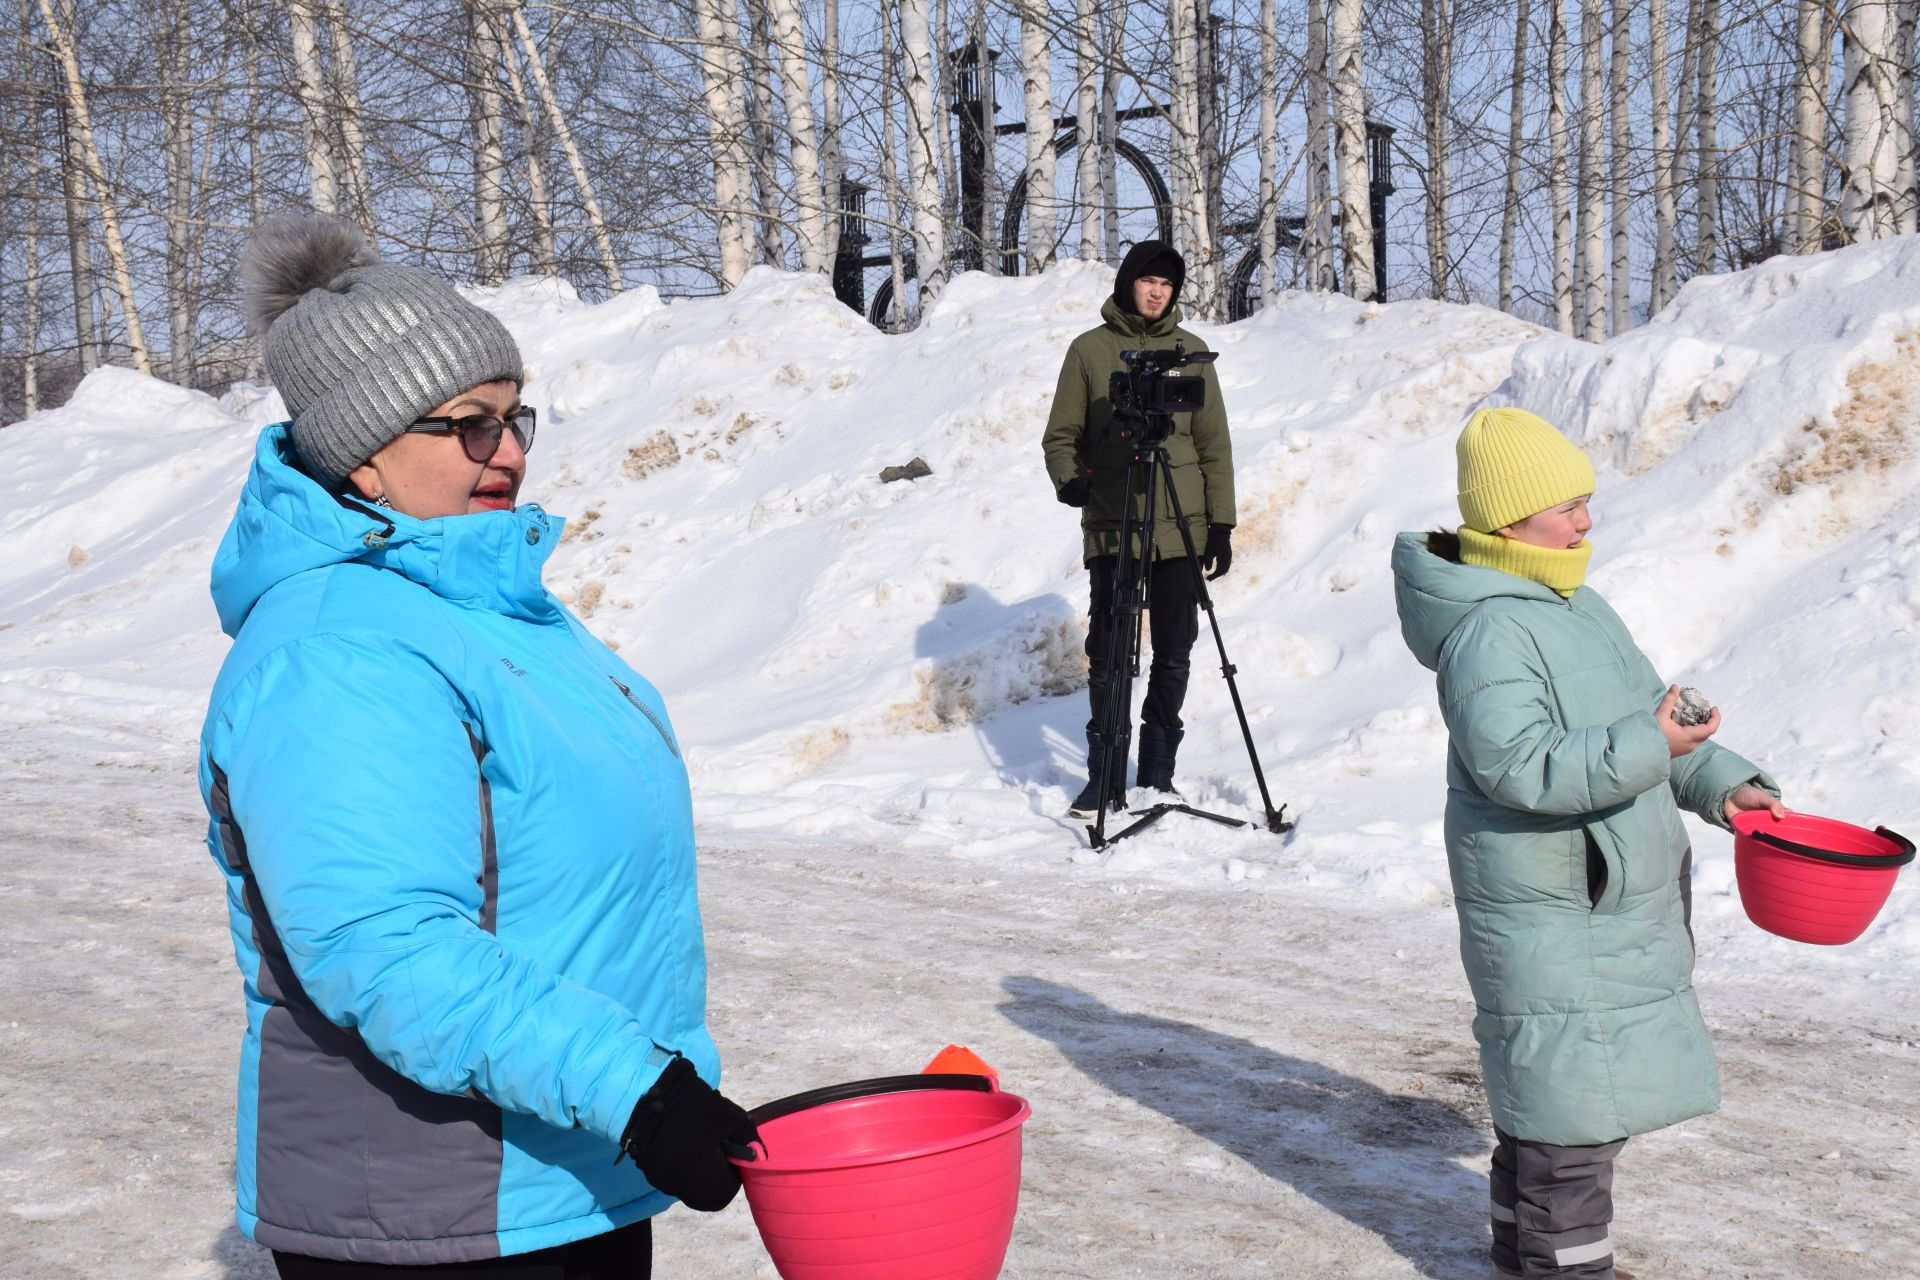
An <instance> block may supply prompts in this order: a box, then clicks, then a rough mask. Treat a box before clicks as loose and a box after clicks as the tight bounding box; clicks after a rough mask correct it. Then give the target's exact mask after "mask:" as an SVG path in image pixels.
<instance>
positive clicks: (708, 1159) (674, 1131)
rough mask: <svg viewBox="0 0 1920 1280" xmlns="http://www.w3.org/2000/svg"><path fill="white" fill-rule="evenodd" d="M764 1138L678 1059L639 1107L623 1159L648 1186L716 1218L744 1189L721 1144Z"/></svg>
mask: <svg viewBox="0 0 1920 1280" xmlns="http://www.w3.org/2000/svg"><path fill="white" fill-rule="evenodd" d="M759 1137H760V1133H759V1131H758V1130H757V1129H755V1128H754V1126H753V1121H752V1120H749V1119H748V1118H747V1113H746V1112H745V1111H743V1110H741V1108H740V1106H739V1104H738V1103H735V1102H731V1101H729V1100H728V1099H727V1098H726V1097H725V1096H724V1095H722V1094H721V1093H719V1092H718V1091H717V1090H715V1089H714V1088H713V1087H712V1086H711V1085H709V1084H708V1083H707V1082H706V1081H705V1080H702V1079H701V1078H700V1074H699V1073H698V1072H697V1071H695V1070H694V1069H693V1064H692V1063H691V1062H688V1061H687V1060H686V1059H685V1058H678V1057H677V1058H675V1059H674V1060H673V1061H672V1062H670V1063H668V1064H667V1069H666V1070H665V1071H662V1072H661V1073H660V1078H659V1079H658V1080H656V1081H655V1082H654V1085H653V1088H651V1089H649V1090H647V1092H646V1093H645V1094H644V1095H643V1096H642V1097H641V1099H640V1102H639V1104H638V1105H636V1106H635V1107H634V1109H633V1117H632V1118H631V1119H629V1120H628V1121H627V1131H626V1132H625V1133H624V1134H622V1135H621V1136H620V1154H621V1155H626V1156H632V1157H633V1162H634V1163H635V1164H636V1165H638V1166H640V1172H641V1173H643V1174H645V1175H646V1179H647V1181H648V1182H651V1183H652V1184H653V1185H654V1186H655V1187H656V1188H658V1189H659V1190H661V1191H664V1192H666V1193H667V1194H668V1195H670V1196H674V1197H677V1198H678V1199H679V1201H680V1203H682V1204H684V1205H686V1206H687V1207H688V1208H689V1209H698V1210H700V1212H702V1213H717V1212H719V1211H720V1210H721V1209H724V1208H726V1207H727V1206H728V1205H729V1204H731V1203H732V1202H733V1197H734V1194H735V1193H736V1192H738V1191H739V1190H740V1173H739V1171H738V1170H736V1169H735V1168H734V1167H733V1165H732V1163H731V1162H729V1161H728V1159H727V1156H726V1152H725V1151H723V1150H722V1149H721V1146H720V1144H721V1142H722V1141H728V1142H738V1143H740V1144H742V1145H743V1146H744V1145H746V1144H748V1143H752V1142H754V1141H756V1140H758V1138H759Z"/></svg>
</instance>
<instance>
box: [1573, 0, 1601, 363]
mask: <svg viewBox="0 0 1920 1280" xmlns="http://www.w3.org/2000/svg"><path fill="white" fill-rule="evenodd" d="M1605 14H1606V9H1605V7H1604V6H1603V4H1602V3H1601V2H1600V0H1584V2H1583V3H1582V4H1581V6H1580V181H1579V188H1580V242H1579V246H1578V251H1577V253H1576V255H1575V257H1576V262H1577V267H1576V272H1577V274H1578V275H1579V278H1580V336H1581V337H1582V338H1584V339H1586V340H1587V341H1588V342H1602V341H1605V339H1606V336H1607V242H1606V223H1605V216H1604V215H1605V213H1606V198H1605V194H1604V193H1605V191H1606V185H1605V182H1604V180H1603V175H1602V172H1601V165H1602V163H1603V162H1602V160H1601V158H1600V156H1601V152H1600V141H1601V136H1602V134H1603V133H1604V131H1605V128H1606V84H1607V77H1606V69H1605V68H1606V63H1605V61H1604V60H1603V57H1602V54H1603V51H1604V42H1605V39H1606V17H1605Z"/></svg>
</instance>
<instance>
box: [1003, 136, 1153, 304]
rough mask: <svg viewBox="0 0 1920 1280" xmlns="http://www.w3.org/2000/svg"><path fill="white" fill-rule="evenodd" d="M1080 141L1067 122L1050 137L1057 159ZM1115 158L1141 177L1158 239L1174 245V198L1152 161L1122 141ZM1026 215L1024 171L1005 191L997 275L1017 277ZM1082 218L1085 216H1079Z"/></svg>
mask: <svg viewBox="0 0 1920 1280" xmlns="http://www.w3.org/2000/svg"><path fill="white" fill-rule="evenodd" d="M1079 141H1080V125H1079V123H1078V122H1077V121H1073V120H1068V121H1067V122H1065V123H1063V124H1062V125H1061V126H1060V129H1059V131H1058V132H1057V133H1055V134H1054V135H1053V154H1054V157H1055V158H1056V159H1058V158H1059V157H1060V156H1063V155H1065V154H1067V152H1069V151H1070V150H1072V149H1073V148H1074V147H1075V146H1077V145H1078V144H1079ZM1113 153H1114V155H1116V156H1118V157H1120V158H1121V159H1123V160H1125V161H1126V162H1127V163H1128V164H1130V165H1132V166H1133V171H1134V172H1135V173H1137V174H1138V175H1140V181H1142V182H1144V183H1145V184H1146V185H1147V190H1149V191H1151V192H1152V193H1153V217H1154V227H1155V230H1156V232H1157V234H1158V236H1159V238H1160V239H1161V240H1163V241H1166V242H1167V243H1169V244H1171V243H1172V242H1173V194H1172V192H1170V191H1169V190H1168V189H1167V180H1166V179H1165V178H1164V177H1162V176H1161V174H1160V170H1159V169H1157V168H1155V167H1154V164H1153V161H1152V160H1149V159H1148V158H1147V153H1146V152H1144V151H1142V150H1141V149H1140V148H1139V147H1137V146H1135V145H1134V144H1133V143H1131V142H1128V141H1127V140H1126V139H1125V138H1118V137H1116V138H1115V139H1114V140H1113ZM1026 214H1027V172H1026V170H1025V169H1024V168H1023V169H1022V170H1021V171H1020V176H1019V177H1018V178H1016V179H1014V183H1013V185H1012V186H1011V187H1009V188H1008V189H1007V211H1006V213H1005V214H1004V215H1003V216H1002V218H1001V222H1000V274H1001V275H1006V276H1017V275H1019V274H1020V257H1021V255H1020V226H1021V223H1022V222H1024V221H1025V219H1026ZM1082 216H1085V215H1082Z"/></svg>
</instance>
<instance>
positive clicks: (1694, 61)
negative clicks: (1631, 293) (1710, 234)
mask: <svg viewBox="0 0 1920 1280" xmlns="http://www.w3.org/2000/svg"><path fill="white" fill-rule="evenodd" d="M1702 2H1703V0H1687V16H1686V39H1685V41H1684V42H1683V45H1682V48H1683V52H1682V53H1681V56H1680V89H1679V103H1678V105H1677V106H1676V107H1675V108H1674V113H1673V165H1672V168H1671V169H1670V170H1669V172H1668V174H1667V187H1668V189H1669V190H1671V191H1672V192H1673V193H1674V199H1675V200H1676V201H1677V200H1678V199H1679V197H1680V193H1681V192H1682V191H1685V190H1688V189H1689V188H1690V187H1691V186H1692V184H1693V179H1694V176H1695V175H1696V174H1697V173H1698V172H1699V165H1698V163H1697V162H1696V160H1695V158H1694V150H1695V147H1696V145H1697V143H1698V140H1699V128H1698V125H1699V121H1698V118H1697V117H1698V114H1699V113H1698V112H1696V111H1695V110H1694V102H1693V95H1694V90H1696V89H1698V88H1699V87H1700V46H1699V44H1698V43H1697V42H1696V41H1695V40H1694V33H1695V32H1696V31H1697V30H1698V29H1699V27H1700V6H1701V4H1702ZM1694 198H1695V199H1696V201H1697V200H1698V198H1699V193H1698V192H1695V193H1694ZM1674 235H1675V238H1676V239H1677V238H1678V236H1679V226H1678V220H1677V219H1676V222H1675V229H1674ZM1689 274H1691V273H1689ZM1673 282H1674V283H1673V291H1672V293H1670V294H1669V295H1668V300H1669V301H1671V300H1672V298H1673V297H1674V295H1677V294H1678V293H1679V291H1680V251H1679V249H1678V248H1677V247H1676V248H1675V250H1674V266H1673Z"/></svg>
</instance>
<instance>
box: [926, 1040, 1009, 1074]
mask: <svg viewBox="0 0 1920 1280" xmlns="http://www.w3.org/2000/svg"><path fill="white" fill-rule="evenodd" d="M920 1074H921V1075H923V1076H938V1075H959V1076H985V1077H987V1078H988V1079H989V1080H998V1079H999V1078H1000V1073H999V1072H998V1071H995V1070H994V1069H993V1068H992V1067H990V1066H988V1065H987V1064H986V1060H985V1059H983V1058H982V1057H981V1056H980V1055H979V1054H977V1053H975V1052H974V1051H973V1050H971V1049H969V1048H967V1047H966V1046H965V1045H958V1044H950V1045H948V1046H947V1047H946V1048H944V1049H942V1050H941V1051H940V1052H938V1053H936V1054H934V1055H933V1061H932V1062H929V1063H928V1064H927V1065H926V1066H924V1067H922V1068H920Z"/></svg>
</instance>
